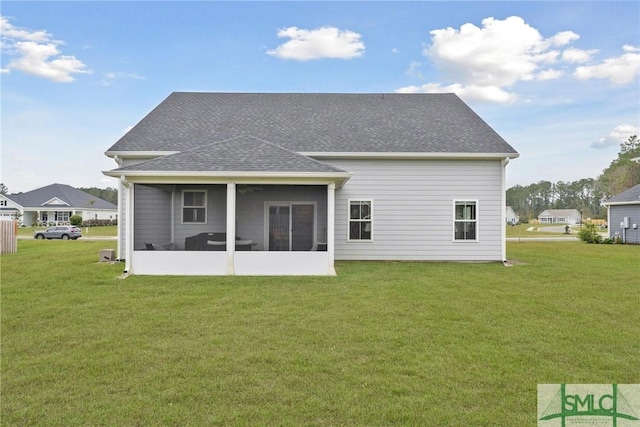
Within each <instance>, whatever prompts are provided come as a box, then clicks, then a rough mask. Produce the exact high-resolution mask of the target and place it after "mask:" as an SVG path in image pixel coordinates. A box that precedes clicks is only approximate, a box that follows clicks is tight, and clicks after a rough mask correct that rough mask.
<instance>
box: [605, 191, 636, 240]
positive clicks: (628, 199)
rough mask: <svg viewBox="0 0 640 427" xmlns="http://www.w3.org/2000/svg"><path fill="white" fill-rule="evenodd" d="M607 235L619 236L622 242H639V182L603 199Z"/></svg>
mask: <svg viewBox="0 0 640 427" xmlns="http://www.w3.org/2000/svg"><path fill="white" fill-rule="evenodd" d="M602 204H603V205H604V206H606V207H607V220H608V224H609V237H611V238H614V237H617V236H619V237H620V238H621V239H622V241H623V242H624V243H640V234H638V227H640V184H638V185H636V186H635V187H631V188H630V189H628V190H626V191H623V192H622V193H620V194H618V195H616V196H613V197H612V198H610V199H608V200H605V201H604V202H603V203H602Z"/></svg>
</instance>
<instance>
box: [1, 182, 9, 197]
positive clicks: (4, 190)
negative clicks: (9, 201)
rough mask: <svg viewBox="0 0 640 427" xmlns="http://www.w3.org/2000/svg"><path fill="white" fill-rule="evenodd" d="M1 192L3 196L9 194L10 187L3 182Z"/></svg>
mask: <svg viewBox="0 0 640 427" xmlns="http://www.w3.org/2000/svg"><path fill="white" fill-rule="evenodd" d="M0 194H2V195H3V196H6V195H7V194H9V188H8V187H7V186H6V185H4V184H3V183H0Z"/></svg>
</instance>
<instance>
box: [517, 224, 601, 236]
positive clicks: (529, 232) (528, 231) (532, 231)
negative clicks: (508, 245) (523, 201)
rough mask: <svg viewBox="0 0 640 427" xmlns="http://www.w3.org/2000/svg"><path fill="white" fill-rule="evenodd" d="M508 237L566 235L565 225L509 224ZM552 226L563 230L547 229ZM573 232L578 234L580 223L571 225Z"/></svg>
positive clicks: (574, 234)
mask: <svg viewBox="0 0 640 427" xmlns="http://www.w3.org/2000/svg"><path fill="white" fill-rule="evenodd" d="M506 227H507V237H566V234H564V225H563V224H552V225H548V224H517V225H515V226H510V225H507V226H506ZM548 228H552V229H553V230H558V229H561V230H562V231H560V232H558V231H547V230H545V229H548ZM570 229H571V233H570V235H571V236H573V237H577V236H578V231H580V226H579V225H571V226H570ZM601 231H602V232H603V233H606V230H601Z"/></svg>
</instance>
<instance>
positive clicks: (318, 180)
mask: <svg viewBox="0 0 640 427" xmlns="http://www.w3.org/2000/svg"><path fill="white" fill-rule="evenodd" d="M105 154H106V155H107V156H109V157H111V158H113V159H114V160H115V161H116V163H117V165H118V168H117V169H113V170H110V171H106V172H104V173H105V175H108V176H112V177H115V178H118V179H119V181H118V182H119V188H118V190H119V195H120V200H119V203H118V207H119V210H120V213H119V215H118V218H120V222H119V224H120V229H119V235H118V239H119V241H118V258H120V259H124V260H125V262H126V264H125V271H126V272H128V273H134V274H177V275H189V274H191V275H226V274H238V275H331V274H335V270H334V260H335V259H337V260H408V261H413V260H416V261H418V260H441V261H504V260H505V259H506V250H505V227H504V226H503V224H504V207H505V200H506V197H505V190H506V187H505V182H506V181H505V173H506V165H507V163H508V162H509V160H510V159H512V158H515V157H518V153H517V152H516V151H515V150H514V149H513V148H512V147H511V146H510V145H509V144H508V143H507V142H505V141H504V139H502V138H501V137H500V136H499V135H498V134H497V133H496V132H495V131H494V130H493V129H492V128H491V127H489V126H488V125H487V124H486V123H485V122H484V121H483V120H482V119H481V118H480V117H478V116H477V115H476V114H475V113H474V112H473V111H472V110H471V109H470V108H469V107H468V106H467V105H466V104H465V103H463V102H462V101H461V100H460V99H459V98H458V97H457V96H455V95H453V94H285V93H282V94H276V93H180V92H177V93H173V94H171V95H170V96H169V97H168V98H166V99H165V100H164V101H163V102H162V103H161V104H160V105H158V106H157V107H156V108H155V109H154V110H153V111H151V112H150V113H149V114H148V115H147V116H146V117H145V118H143V119H142V120H141V121H140V122H139V123H138V124H137V125H136V126H134V127H133V128H132V129H131V130H130V131H129V132H128V133H127V134H126V135H124V136H123V137H122V138H121V139H120V140H118V141H117V142H116V143H115V144H114V145H113V146H112V147H111V148H109V149H108V150H107V152H106V153H105ZM158 249H164V250H158ZM167 249H169V250H167Z"/></svg>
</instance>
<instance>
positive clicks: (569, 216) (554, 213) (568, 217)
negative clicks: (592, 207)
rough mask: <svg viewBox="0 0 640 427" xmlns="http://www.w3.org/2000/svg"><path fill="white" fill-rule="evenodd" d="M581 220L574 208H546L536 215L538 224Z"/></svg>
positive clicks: (571, 222)
mask: <svg viewBox="0 0 640 427" xmlns="http://www.w3.org/2000/svg"><path fill="white" fill-rule="evenodd" d="M581 220H582V215H580V212H578V211H577V210H576V209H546V210H544V211H542V213H541V214H540V215H538V221H540V224H580V221H581Z"/></svg>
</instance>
